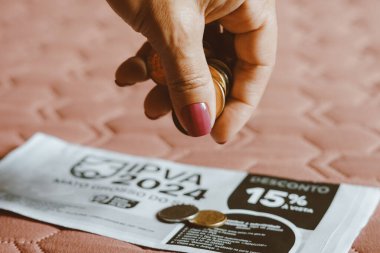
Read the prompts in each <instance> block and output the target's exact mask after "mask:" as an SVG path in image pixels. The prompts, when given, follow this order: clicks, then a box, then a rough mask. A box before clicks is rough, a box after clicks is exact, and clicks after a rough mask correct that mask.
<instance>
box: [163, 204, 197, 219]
mask: <svg viewBox="0 0 380 253" xmlns="http://www.w3.org/2000/svg"><path fill="white" fill-rule="evenodd" d="M197 213H198V208H197V207H196V206H193V205H175V206H171V207H168V208H165V209H163V210H161V211H159V212H158V213H157V217H158V218H159V219H160V220H162V221H165V222H172V223H174V222H182V221H185V220H189V219H192V218H194V217H195V215H196V214H197Z"/></svg>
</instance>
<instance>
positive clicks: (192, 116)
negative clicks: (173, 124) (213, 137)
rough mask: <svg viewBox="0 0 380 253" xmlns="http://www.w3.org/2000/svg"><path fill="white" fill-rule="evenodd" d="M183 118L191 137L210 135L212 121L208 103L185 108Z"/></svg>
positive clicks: (182, 113) (182, 112)
mask: <svg viewBox="0 0 380 253" xmlns="http://www.w3.org/2000/svg"><path fill="white" fill-rule="evenodd" d="M181 117H182V120H183V123H184V124H185V126H184V127H185V128H186V130H187V133H188V134H189V135H190V136H193V137H198V136H202V135H206V134H209V133H210V131H211V119H210V113H209V111H208V108H207V105H206V103H196V104H191V105H187V106H185V107H184V108H183V109H182V111H181Z"/></svg>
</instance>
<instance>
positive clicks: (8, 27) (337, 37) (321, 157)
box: [0, 0, 380, 253]
mask: <svg viewBox="0 0 380 253" xmlns="http://www.w3.org/2000/svg"><path fill="white" fill-rule="evenodd" d="M277 2H278V6H279V7H278V10H279V24H280V43H279V54H278V64H277V67H276V70H275V73H274V75H273V77H272V80H271V83H270V86H269V87H268V90H267V92H266V94H265V96H264V98H263V100H262V102H261V104H260V106H259V108H258V110H257V112H256V115H255V117H254V118H253V119H252V120H251V121H250V122H249V123H248V125H247V127H246V128H245V129H244V130H243V131H241V132H240V133H239V134H238V136H236V138H235V139H234V140H232V141H231V142H230V143H227V144H226V145H223V146H220V145H217V144H215V143H213V142H212V141H211V140H210V138H208V137H205V138H197V139H189V138H188V137H185V136H182V135H181V134H180V133H178V132H176V131H175V130H174V126H173V125H172V123H171V119H170V117H165V118H163V119H160V120H159V121H157V122H152V121H150V120H148V119H146V118H145V117H144V114H143V109H142V103H143V99H144V96H145V94H146V93H147V91H148V90H149V88H151V87H152V85H153V84H152V83H151V82H146V83H144V84H141V85H138V86H136V87H130V88H125V89H122V88H117V87H115V85H114V84H113V82H112V81H113V72H114V70H115V68H116V67H117V66H118V64H119V63H120V62H122V61H123V60H124V59H125V58H126V57H128V56H130V55H132V54H134V52H135V51H136V50H137V49H138V47H139V46H140V45H141V43H142V42H143V39H142V38H141V37H139V36H136V35H135V34H134V33H133V32H132V31H131V30H130V29H128V28H127V27H126V25H125V24H123V22H122V21H121V20H120V19H119V18H118V17H116V15H115V14H114V13H112V11H111V10H110V8H109V7H108V6H107V4H106V3H105V2H102V1H89V0H77V1H74V0H67V1H46V0H45V1H37V0H19V1H0V3H1V10H0V30H1V32H2V34H1V36H0V45H1V46H0V55H1V57H0V73H1V75H0V157H1V156H3V155H5V154H6V153H8V152H9V151H10V150H12V149H13V148H15V147H17V146H19V145H20V144H22V143H23V142H24V141H25V140H26V139H27V138H28V137H30V136H31V135H32V134H33V133H35V132H36V131H43V132H46V133H49V134H52V135H56V136H59V137H61V138H64V139H66V140H69V141H74V142H78V143H83V144H87V145H92V146H98V147H102V148H107V149H113V150H117V151H121V152H127V153H131V154H137V155H147V156H155V157H162V158H167V159H171V160H176V161H179V162H186V163H193V164H197V165H209V166H219V167H225V168H235V169H239V170H245V171H251V172H259V173H265V174H271V175H276V176H289V175H291V176H292V177H294V178H296V179H308V180H322V181H329V182H351V183H359V184H366V185H373V186H380V168H379V166H378V164H380V117H379V115H380V72H379V71H378V68H379V66H380V47H379V45H380V30H379V29H378V23H379V17H378V10H379V8H380V2H379V1H376V0H362V1H351V0H335V1H306V0H288V1H277ZM89 10H91V11H89ZM4 229H6V230H4ZM379 229H380V208H378V210H377V211H376V214H375V215H374V216H373V217H372V218H371V221H370V222H369V224H368V225H367V226H366V227H365V229H364V230H363V231H362V233H361V235H360V236H359V237H358V238H357V240H356V241H355V243H354V247H353V248H352V250H351V251H350V252H351V253H354V252H360V253H373V252H379V251H380V242H379V240H378V238H377V237H378V236H377V234H378V231H379ZM94 250H96V251H97V252H156V251H154V250H150V249H145V248H142V247H138V246H135V245H131V244H128V243H124V242H119V241H116V240H113V239H109V238H106V237H100V236H97V235H93V234H89V233H83V232H79V231H74V230H68V229H64V228H61V227H56V226H51V225H47V224H43V223H40V222H37V221H32V220H29V219H27V218H22V217H20V216H18V215H13V214H10V213H7V212H1V213H0V252H1V253H2V252H7V253H13V252H22V253H32V252H33V253H34V252H36V253H41V252H44V253H48V252H94Z"/></svg>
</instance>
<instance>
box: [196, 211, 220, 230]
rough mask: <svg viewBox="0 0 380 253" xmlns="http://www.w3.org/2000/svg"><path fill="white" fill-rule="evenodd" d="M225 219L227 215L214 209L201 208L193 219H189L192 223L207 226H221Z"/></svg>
mask: <svg viewBox="0 0 380 253" xmlns="http://www.w3.org/2000/svg"><path fill="white" fill-rule="evenodd" d="M226 221H227V216H226V215H225V214H223V213H221V212H219V211H215V210H201V211H199V212H198V214H197V215H196V216H195V217H194V218H193V219H190V220H189V222H190V223H192V224H194V225H197V226H201V227H207V228H216V227H220V226H223V225H224V223H226Z"/></svg>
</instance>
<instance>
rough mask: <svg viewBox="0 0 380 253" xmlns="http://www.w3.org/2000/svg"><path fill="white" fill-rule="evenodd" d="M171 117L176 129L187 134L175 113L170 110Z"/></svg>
mask: <svg viewBox="0 0 380 253" xmlns="http://www.w3.org/2000/svg"><path fill="white" fill-rule="evenodd" d="M172 119H173V122H174V125H175V126H176V127H177V129H178V130H179V131H180V132H181V133H183V134H185V135H189V134H188V133H187V131H186V129H184V128H183V126H182V125H181V123H179V120H178V118H177V115H175V113H174V112H172Z"/></svg>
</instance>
